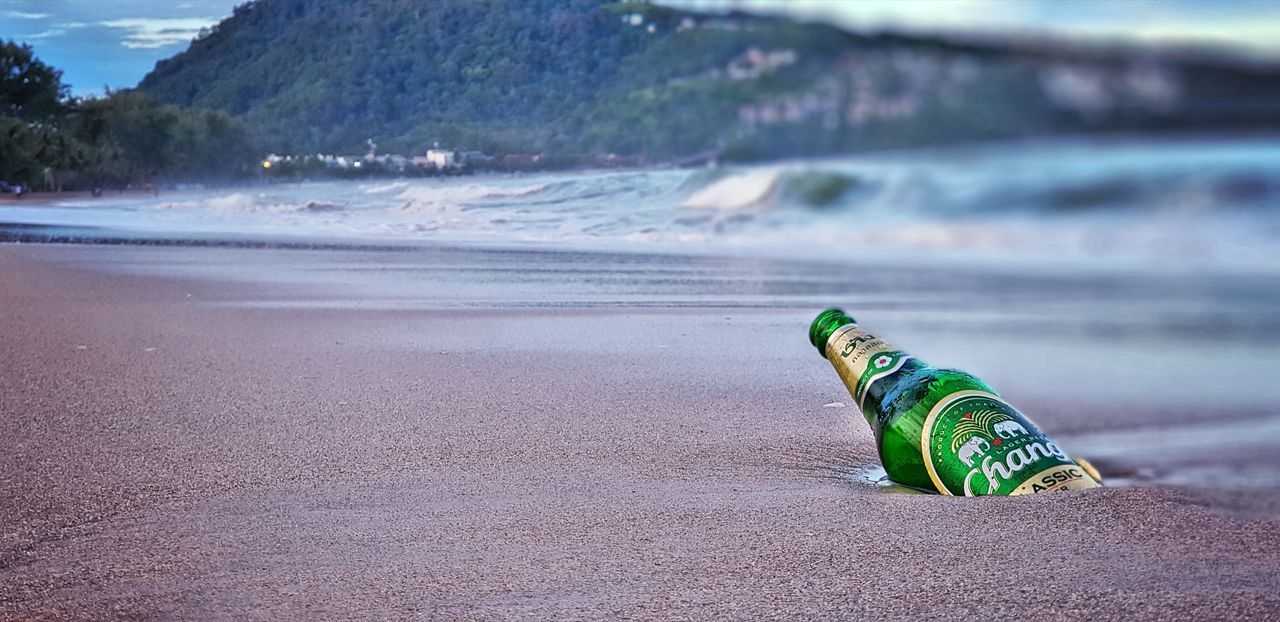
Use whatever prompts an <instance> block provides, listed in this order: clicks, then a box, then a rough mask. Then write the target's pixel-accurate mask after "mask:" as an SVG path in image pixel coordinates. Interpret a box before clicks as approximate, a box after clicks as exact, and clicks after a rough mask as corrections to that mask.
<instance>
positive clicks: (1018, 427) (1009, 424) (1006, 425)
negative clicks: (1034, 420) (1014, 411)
mask: <svg viewBox="0 0 1280 622" xmlns="http://www.w3.org/2000/svg"><path fill="white" fill-rule="evenodd" d="M995 430H996V436H999V437H1000V438H1013V437H1015V436H1022V435H1023V434H1026V433H1027V429H1026V428H1024V427H1022V424H1021V423H1018V422H1017V421H1014V420H1012V419H1010V420H1008V421H1001V422H999V423H996V424H995Z"/></svg>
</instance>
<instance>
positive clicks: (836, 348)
mask: <svg viewBox="0 0 1280 622" xmlns="http://www.w3.org/2000/svg"><path fill="white" fill-rule="evenodd" d="M826 351H827V360H828V361H832V362H833V363H836V365H835V368H836V373H839V374H840V378H841V379H842V380H844V384H845V386H848V387H853V399H854V400H857V402H858V408H859V409H861V410H862V411H863V412H866V409H865V408H863V401H864V400H865V399H866V396H867V389H869V388H870V387H871V385H872V384H873V383H875V382H876V381H878V380H880V379H881V378H884V377H885V376H888V375H889V374H892V373H893V372H895V371H898V370H899V369H901V368H902V364H903V363H905V362H907V360H908V359H910V358H911V355H909V354H907V353H906V352H903V351H901V350H897V349H895V348H894V347H893V346H892V345H889V343H888V342H886V341H885V340H883V339H881V338H879V337H876V336H875V335H872V334H871V333H868V332H867V331H865V330H862V329H861V328H859V327H858V325H857V324H846V325H844V326H841V327H840V328H837V329H836V330H835V332H833V333H831V337H829V338H828V339H827V350H826ZM837 361H839V362H837Z"/></svg>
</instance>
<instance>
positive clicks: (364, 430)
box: [0, 245, 1280, 620]
mask: <svg viewBox="0 0 1280 622" xmlns="http://www.w3.org/2000/svg"><path fill="white" fill-rule="evenodd" d="M330 256H332V254H330ZM442 257H444V258H446V259H447V258H448V257H454V256H447V257H446V256H442ZM454 259H455V260H457V263H456V264H448V265H447V266H446V267H447V270H445V269H444V268H442V265H443V264H442V262H443V260H442V258H441V257H437V256H425V257H417V256H403V255H391V254H387V253H376V252H363V253H355V254H353V255H352V256H350V257H347V258H344V260H343V261H344V262H346V263H347V264H348V265H349V266H353V268H352V269H351V271H350V272H349V273H347V274H348V277H347V278H346V280H342V279H339V280H337V281H326V283H327V285H324V286H323V287H321V286H320V285H316V284H315V283H307V282H304V279H302V278H300V277H299V276H298V275H300V274H308V272H307V270H308V269H307V266H313V265H315V264H313V263H312V262H313V261H319V260H316V259H315V258H314V257H311V256H310V255H306V254H305V253H302V252H299V251H268V250H252V249H208V250H203V251H199V252H197V251H193V250H190V249H187V250H181V249H179V250H172V249H170V250H166V249H146V248H138V247H71V246H60V245H38V246H27V245H7V246H0V292H3V295H0V353H2V354H3V356H0V395H3V401H2V402H0V420H2V421H3V422H4V426H5V427H4V433H3V438H4V441H5V442H4V445H5V451H4V452H0V525H3V526H4V527H3V529H2V530H0V618H5V619H31V618H65V619H104V618H130V619H135V618H180V619H282V618H283V619H319V618H323V619H368V618H392V619H395V618H427V619H462V618H466V619H548V618H557V619H561V618H569V619H579V618H587V619H596V618H606V617H608V618H612V617H627V618H638V619H685V618H693V619H708V618H725V619H760V618H766V617H770V618H774V617H781V618H815V619H833V618H834V619H848V618H876V619H881V618H883V619H910V620H918V619H932V618H947V619H972V618H974V617H981V618H1013V617H1015V616H1016V617H1018V618H1032V617H1038V618H1049V619H1196V620H1202V619H1268V618H1274V617H1277V616H1280V572H1277V569H1278V568H1280V530H1278V529H1277V522H1276V520H1277V516H1280V513H1278V512H1277V511H1276V508H1277V507H1278V506H1280V504H1277V502H1276V499H1277V498H1280V496H1278V495H1277V492H1276V491H1275V490H1274V489H1273V488H1271V487H1268V486H1259V487H1257V488H1251V489H1250V488H1241V489H1233V490H1225V491H1213V490H1210V489H1208V487H1205V486H1198V487H1196V486H1192V487H1177V486H1173V485H1170V484H1167V483H1161V482H1158V481H1157V482H1148V483H1144V482H1142V481H1138V482H1136V483H1137V484H1138V485H1136V486H1132V487H1118V488H1108V489H1104V490H1098V491H1088V492H1083V493H1075V494H1061V495H1040V496H1035V497H1022V498H1002V499H976V500H975V499H955V498H944V497H939V496H930V495H907V494H893V493H887V492H884V491H883V490H880V489H877V488H876V487H874V486H872V485H869V484H867V483H865V482H863V481H860V480H859V478H858V477H857V476H856V472H858V470H859V469H865V468H867V467H870V466H873V465H874V464H875V463H876V456H875V451H874V447H873V441H872V438H871V434H870V432H869V430H868V429H867V427H866V425H865V423H864V422H862V420H861V418H860V416H859V415H858V414H857V413H856V411H855V410H853V409H851V408H848V407H847V406H845V407H840V406H834V405H832V406H828V405H831V404H834V403H836V402H843V403H846V404H847V402H848V401H849V400H848V397H847V394H845V393H843V387H841V385H840V384H839V382H838V380H837V379H836V378H835V375H834V373H833V372H832V371H831V369H830V368H829V366H828V365H827V363H826V362H825V361H823V360H822V359H821V358H820V357H819V356H818V355H817V354H816V353H815V352H813V350H812V349H811V348H810V347H809V346H808V345H807V344H806V343H805V339H804V337H805V335H804V330H805V328H806V326H807V324H806V323H807V320H808V318H809V317H811V316H812V314H813V310H812V309H808V308H803V305H800V306H799V307H801V308H797V307H788V306H785V305H783V306H772V307H771V306H769V305H767V304H760V305H758V306H751V305H739V304H734V305H727V306H724V307H718V306H716V305H715V304H713V303H714V302H715V301H717V300H719V298H717V296H721V295H725V296H727V295H728V294H724V293H723V292H718V291H716V290H715V286H716V283H715V282H710V281H705V280H704V281H697V282H695V284H694V285H693V286H692V287H694V288H695V289H701V290H702V291H705V292H708V293H706V295H703V296H701V297H700V300H701V301H702V302H701V303H700V304H699V303H697V302H695V301H688V300H684V299H682V298H680V297H679V296H676V295H675V294H672V295H670V296H666V297H654V296H651V297H649V298H648V299H646V300H635V299H626V298H625V297H624V296H622V295H618V296H611V297H607V298H608V300H612V301H614V302H613V303H611V304H605V303H604V302H602V301H601V299H591V300H590V301H585V302H584V301H578V302H579V303H578V304H573V303H568V304H560V305H551V304H540V303H539V301H540V300H541V299H540V298H538V297H537V296H536V292H538V291H539V290H547V289H548V288H550V290H552V293H551V294H548V297H550V298H555V299H557V300H565V299H568V300H570V301H572V300H573V298H572V297H571V296H568V295H567V294H563V293H560V292H557V291H554V290H555V287H556V286H554V285H546V284H543V283H542V282H541V281H540V279H546V278H570V277H566V276H565V274H564V273H557V274H558V276H556V275H553V276H547V275H546V274H543V272H541V271H540V270H539V269H538V266H539V265H542V266H545V265H547V264H545V263H544V264H539V263H537V262H528V261H526V259H525V257H524V256H522V255H517V256H512V255H509V254H508V255H504V254H501V253H493V254H484V253H478V254H476V255H475V256H474V257H472V256H471V255H465V254H464V255H461V256H458V257H454ZM183 261H186V262H189V263H190V264H191V265H190V266H185V267H184V266H180V265H179V266H177V268H175V265H176V264H179V263H181V262H183ZM485 261H489V262H491V263H490V264H489V265H488V266H487V270H488V272H484V273H483V274H488V275H490V276H492V274H494V273H497V272H501V271H502V270H508V271H511V272H513V273H514V274H515V276H510V277H504V278H510V279H511V280H512V282H513V283H514V282H520V283H527V284H526V285H525V286H524V287H526V289H521V290H518V291H519V292H521V294H520V296H525V298H523V299H521V300H519V301H514V302H513V300H512V297H513V296H514V295H513V294H509V293H507V290H506V289H505V286H503V287H499V286H496V285H494V284H493V283H492V282H487V281H485V278H479V277H471V276H468V275H470V274H476V273H469V272H467V271H466V270H467V269H468V266H470V267H472V268H474V267H476V266H477V265H480V264H482V263H483V262H485ZM569 263H572V262H569ZM632 263H634V262H630V261H629V260H628V261H618V262H616V264H611V266H612V267H613V268H616V269H618V270H622V269H623V267H625V266H626V265H630V264H632ZM126 264H127V266H128V269H117V268H118V266H120V265H126ZM139 266H151V268H148V269H147V270H151V271H153V272H154V273H153V274H147V275H144V274H139V272H145V271H147V270H143V269H142V268H140V267H139ZM282 266H286V267H288V268H289V269H290V270H292V271H293V272H286V271H283V270H284V269H283V268H282ZM406 266H416V269H418V270H419V272H416V273H414V274H417V275H418V276H415V277H413V279H412V280H409V277H397V276H394V275H395V274H397V272H396V271H397V270H407V268H406ZM355 267H358V268H361V270H365V271H364V272H361V271H360V270H356V269H355ZM633 267H634V266H633ZM428 268H431V269H440V270H441V272H438V273H433V272H430V271H429V270H428ZM548 269H549V268H548ZM637 269H638V270H639V271H641V272H643V273H645V274H649V275H652V274H655V273H657V270H656V269H655V268H654V267H653V266H652V265H643V266H640V267H639V268H637ZM733 269H734V270H739V269H741V270H742V271H741V272H740V273H734V274H737V276H734V277H732V278H729V277H726V278H727V279H728V281H727V282H730V283H736V285H735V287H737V288H739V289H741V288H743V287H749V286H750V284H752V283H759V282H762V281H760V280H759V279H756V280H752V279H755V277H752V276H750V275H758V274H761V273H764V272H767V269H766V267H760V266H755V267H751V268H750V269H747V268H742V267H741V266H737V265H736V264H735V267H734V268H733ZM314 270H316V271H319V270H320V268H314ZM236 273H252V274H253V278H233V276H232V275H234V274H236ZM182 274H186V276H181V275H182ZM273 274H274V275H278V276H279V277H280V278H273V277H272V276H271V275H273ZM365 274H367V275H369V276H368V278H366V277H365V276H361V275H365ZM387 274H391V275H392V277H390V278H392V279H393V280H397V279H398V280H400V281H402V282H404V285H405V288H404V289H405V290H406V291H412V292H414V295H415V296H423V295H426V294H423V292H430V296H433V298H432V300H433V301H434V302H433V303H432V304H423V303H422V302H421V300H422V299H421V298H412V299H411V298H409V297H406V296H407V295H405V294H396V295H394V296H391V295H386V296H382V297H380V298H379V297H375V296H372V295H370V294H368V292H367V290H366V289H362V288H364V287H367V286H368V282H369V280H370V279H371V278H373V277H374V276H378V275H380V277H385V276H386V275H387ZM175 275H178V276H175ZM422 275H426V276H422ZM432 275H434V276H432ZM460 275H461V276H460ZM744 275H746V276H744ZM486 278H487V277H486ZM572 278H578V279H579V280H580V282H582V283H588V284H590V283H594V281H592V280H591V279H599V278H604V277H602V276H601V273H600V272H599V271H597V272H593V273H591V274H589V275H588V276H586V277H582V276H579V277H572ZM671 278H674V279H687V277H685V276H677V277H671ZM788 278H790V277H788ZM793 280H794V279H793ZM511 287H512V288H513V289H515V288H517V287H518V286H517V285H511ZM593 287H606V288H607V287H609V285H608V284H605V285H601V284H599V283H596V284H595V285H593ZM620 287H622V286H620ZM655 287H656V285H655ZM622 289H625V287H622ZM334 291H338V292H342V291H346V292H349V294H348V295H347V296H346V297H342V296H336V295H333V294H332V292H334ZM458 292H463V293H462V294H459V293H458ZM837 294H838V292H837V293H836V294H832V293H830V292H826V293H823V294H822V295H823V296H826V297H831V296H835V295H837ZM735 295H741V294H740V293H738V294H735ZM517 297H518V296H517ZM317 301H318V302H320V303H323V304H317ZM588 302H590V304H588ZM1003 328H1004V329H1006V330H1008V329H1010V328H1011V327H1010V326H1009V325H1005V326H1004V327H1003ZM1012 328H1016V326H1015V327H1012ZM964 362H965V361H963V360H961V361H955V363H956V364H958V365H959V364H963V363H964ZM1064 365H1065V363H1064ZM1080 373H1084V372H1080ZM1015 375H1016V374H1015ZM996 380H1000V379H993V382H996ZM996 384H997V386H1007V385H1002V384H1001V383H1000V382H996ZM1011 384H1013V391H1010V392H1007V394H1009V393H1016V394H1017V396H1018V397H1021V398H1022V399H1021V401H1020V402H1018V403H1019V404H1020V405H1023V406H1024V408H1023V410H1026V411H1028V412H1029V413H1032V414H1033V416H1034V417H1035V419H1036V420H1037V421H1038V422H1039V423H1040V424H1041V425H1042V426H1043V427H1044V428H1046V430H1048V431H1049V432H1050V433H1051V434H1053V435H1054V436H1055V437H1057V436H1059V432H1061V433H1062V434H1064V435H1068V436H1069V435H1071V434H1079V435H1080V438H1082V439H1085V438H1087V437H1088V436H1089V435H1094V436H1096V435H1097V434H1099V432H1100V431H1103V432H1105V431H1106V430H1107V429H1109V426H1111V425H1113V424H1114V425H1123V426H1126V429H1128V430H1134V429H1137V430H1142V429H1155V428H1159V427H1160V426H1161V425H1164V424H1165V423H1166V422H1167V421H1170V420H1180V419H1192V418H1195V417H1206V416H1214V414H1215V410H1214V409H1228V407H1229V410H1231V412H1230V413H1229V416H1228V414H1223V415H1222V417H1223V418H1230V419H1232V420H1233V421H1234V420H1247V418H1248V417H1263V416H1267V415H1273V414H1274V411H1267V410H1266V407H1265V404H1264V405H1261V406H1257V407H1256V408H1255V410H1250V409H1249V408H1246V407H1245V406H1244V405H1243V404H1229V405H1227V406H1224V405H1223V404H1224V403H1223V402H1222V401H1220V400H1215V401H1209V400H1204V401H1199V402H1194V403H1185V404H1184V406H1185V408H1184V410H1180V411H1171V410H1170V409H1167V408H1156V407H1152V408H1149V409H1145V410H1144V409H1142V408H1128V407H1126V408H1123V409H1120V408H1116V410H1115V411H1114V412H1113V411H1108V410H1106V409H1105V408H1103V407H1099V406H1098V405H1097V404H1098V403H1097V402H1088V401H1087V400H1088V399H1089V397H1088V396H1087V395H1084V396H1081V397H1078V398H1071V397H1067V398H1064V399H1060V400H1058V401H1052V399H1051V398H1054V396H1057V397H1059V398H1061V397H1062V396H1063V395H1071V394H1072V393H1073V392H1072V391H1071V390H1070V389H1069V388H1066V389H1064V388H1063V387H1059V386H1054V387H1048V388H1044V389H1043V391H1040V392H1037V391H1036V390H1034V388H1031V387H1019V386H1018V385H1017V384H1016V383H1011ZM1072 399H1077V400H1078V401H1075V402H1073V401H1071V400H1072ZM1184 402H1185V400H1184ZM1086 403H1087V404H1088V406H1089V408H1090V409H1092V410H1090V412H1089V416H1088V417H1087V418H1086V417H1082V416H1080V415H1079V414H1078V413H1079V412H1080V410H1081V408H1083V405H1085V404H1086ZM1128 403H1129V404H1134V403H1140V402H1135V401H1131V402H1128ZM1067 445H1068V448H1069V449H1075V448H1073V447H1071V446H1070V443H1069V442H1068V443H1067ZM1095 446H1096V447H1103V445H1101V444H1097V445H1095ZM1117 453H1120V454H1123V452H1117ZM1226 453H1230V452H1229V451H1228V452H1226ZM1257 453H1261V450H1257ZM1255 459H1256V456H1254V454H1248V455H1245V456H1243V457H1242V458H1241V460H1250V461H1252V460H1255ZM1261 459H1262V460H1269V461H1270V462H1263V468H1264V470H1267V471H1268V472H1274V471H1275V460H1276V459H1275V457H1274V456H1270V457H1267V458H1261ZM1138 460H1139V461H1138V462H1137V463H1124V462H1123V460H1114V459H1113V460H1111V461H1110V463H1107V462H1106V461H1103V462H1104V466H1110V467H1111V468H1113V469H1121V468H1123V470H1125V471H1126V472H1132V471H1136V470H1141V468H1146V467H1147V466H1150V465H1148V464H1147V463H1145V462H1142V460H1145V459H1142V458H1139V459H1138ZM1224 464H1225V465H1226V466H1225V467H1223V468H1228V469H1230V468H1234V466H1233V465H1235V466H1240V465H1241V464H1243V463H1240V464H1237V463H1233V462H1229V461H1228V462H1226V463H1224ZM1219 466H1221V465H1219ZM1152 468H1154V467H1152Z"/></svg>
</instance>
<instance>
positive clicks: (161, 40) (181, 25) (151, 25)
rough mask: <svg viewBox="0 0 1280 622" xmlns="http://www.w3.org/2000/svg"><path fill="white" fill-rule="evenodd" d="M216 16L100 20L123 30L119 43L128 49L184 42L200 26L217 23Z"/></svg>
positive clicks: (198, 30)
mask: <svg viewBox="0 0 1280 622" xmlns="http://www.w3.org/2000/svg"><path fill="white" fill-rule="evenodd" d="M218 21H219V20H218V19H217V18H212V17H210V18H200V17H165V18H156V17H130V18H123V19H110V20H107V21H104V22H102V25H103V26H107V27H108V28H118V29H121V30H124V31H125V35H124V39H123V40H121V41H120V44H121V45H123V46H125V47H127V48H130V49H154V48H162V47H165V46H168V45H173V44H175V43H186V42H188V41H190V40H192V39H194V38H195V36H196V35H197V34H199V32H200V29H201V28H205V27H208V26H212V25H214V24H216V23H218Z"/></svg>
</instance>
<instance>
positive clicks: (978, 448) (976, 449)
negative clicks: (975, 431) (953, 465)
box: [956, 436, 991, 467]
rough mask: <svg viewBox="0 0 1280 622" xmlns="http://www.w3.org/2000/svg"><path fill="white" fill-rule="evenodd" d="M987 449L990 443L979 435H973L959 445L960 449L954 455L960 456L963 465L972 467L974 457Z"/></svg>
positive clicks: (989, 447)
mask: <svg viewBox="0 0 1280 622" xmlns="http://www.w3.org/2000/svg"><path fill="white" fill-rule="evenodd" d="M988 449H991V443H989V442H988V441H987V439H985V438H983V437H981V436H975V437H973V438H970V439H969V440H968V441H966V442H965V444H963V445H961V446H960V449H959V450H957V451H956V456H957V457H959V458H960V461H961V462H963V463H964V465H965V466H967V467H972V466H973V461H974V459H975V458H977V457H978V456H981V455H983V454H985V453H987V450H988Z"/></svg>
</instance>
